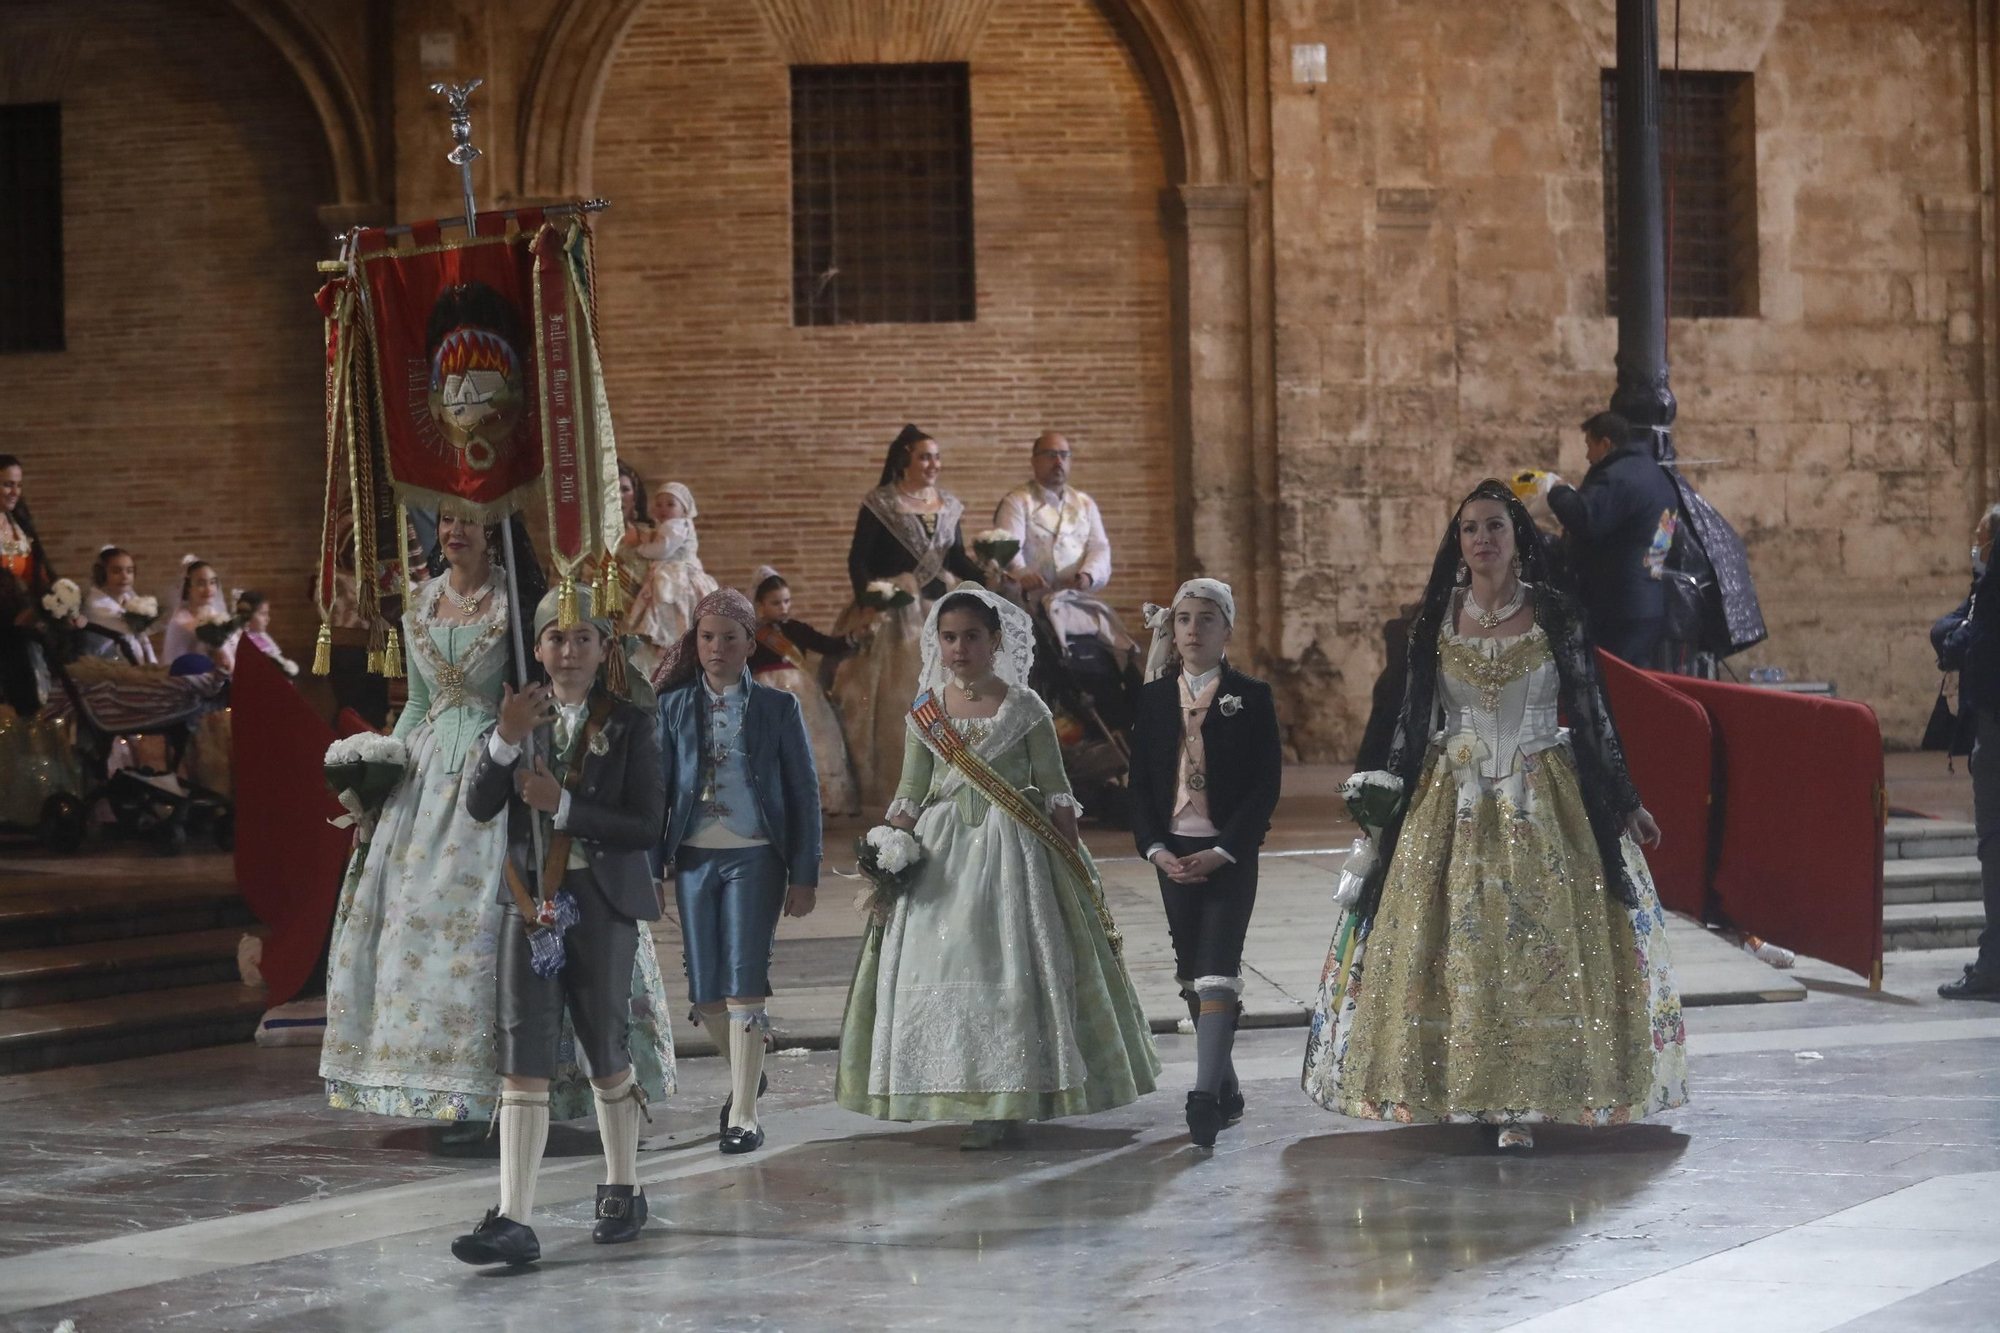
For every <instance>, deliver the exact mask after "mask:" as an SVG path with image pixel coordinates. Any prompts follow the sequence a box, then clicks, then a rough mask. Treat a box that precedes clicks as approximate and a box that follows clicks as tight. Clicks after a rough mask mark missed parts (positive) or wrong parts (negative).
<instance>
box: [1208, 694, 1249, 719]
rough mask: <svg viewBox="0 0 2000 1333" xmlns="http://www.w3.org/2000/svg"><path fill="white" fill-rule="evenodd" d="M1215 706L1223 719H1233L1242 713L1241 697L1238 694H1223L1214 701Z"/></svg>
mask: <svg viewBox="0 0 2000 1333" xmlns="http://www.w3.org/2000/svg"><path fill="white" fill-rule="evenodd" d="M1215 706H1216V707H1217V708H1220V709H1221V710H1222V715H1223V716H1224V717H1235V716H1236V715H1237V714H1238V713H1240V712H1242V711H1243V696H1242V695H1240V694H1225V695H1223V696H1222V697H1221V698H1220V699H1217V700H1216V701H1215Z"/></svg>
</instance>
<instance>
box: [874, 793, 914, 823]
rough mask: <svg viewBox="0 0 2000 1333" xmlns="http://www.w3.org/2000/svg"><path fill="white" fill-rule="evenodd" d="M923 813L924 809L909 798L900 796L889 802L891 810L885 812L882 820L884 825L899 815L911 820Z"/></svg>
mask: <svg viewBox="0 0 2000 1333" xmlns="http://www.w3.org/2000/svg"><path fill="white" fill-rule="evenodd" d="M923 812H924V809H923V807H922V806H920V805H918V804H917V803H916V802H915V801H913V800H911V799H910V798H909V797H907V796H898V797H897V798H896V799H895V800H893V801H891V802H889V808H888V810H886V811H884V812H883V815H882V819H883V822H884V823H886V822H888V821H889V820H891V819H894V818H895V817H896V816H897V815H908V816H909V817H910V818H911V819H915V818H916V817H917V816H918V815H920V814H922V813H923Z"/></svg>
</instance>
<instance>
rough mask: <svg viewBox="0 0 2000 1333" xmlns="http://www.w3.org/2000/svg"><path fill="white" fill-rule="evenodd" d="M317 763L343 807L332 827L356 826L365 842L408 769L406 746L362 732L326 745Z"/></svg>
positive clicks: (408, 756)
mask: <svg viewBox="0 0 2000 1333" xmlns="http://www.w3.org/2000/svg"><path fill="white" fill-rule="evenodd" d="M321 763H322V767H323V768H324V770H325V772H326V785H327V786H328V787H330V788H332V789H333V794H334V796H335V797H337V798H338V799H339V801H340V803H341V804H342V805H343V806H345V807H347V814H346V815H344V816H342V817H341V818H340V819H337V820H335V821H334V824H335V825H336V826H337V827H340V828H352V827H355V826H357V825H358V826H359V827H360V829H361V840H362V841H363V842H366V841H368V838H369V835H370V834H371V833H372V832H373V831H374V828H375V817H376V816H377V815H378V814H380V813H381V810H382V807H383V805H384V804H386V803H387V802H388V799H389V793H390V792H392V791H394V790H395V788H396V784H397V783H398V782H400V781H402V778H403V770H404V769H405V768H407V767H409V763H410V752H409V749H408V747H406V746H405V745H404V744H403V742H401V741H400V740H397V739H396V738H395V737H394V736H383V735H379V734H377V733H375V732H372V731H363V732H359V733H357V734H356V735H353V736H344V737H342V738H341V739H340V740H337V741H335V742H334V743H333V744H331V745H329V746H327V747H326V757H325V759H324V760H322V761H321Z"/></svg>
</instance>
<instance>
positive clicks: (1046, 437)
mask: <svg viewBox="0 0 2000 1333" xmlns="http://www.w3.org/2000/svg"><path fill="white" fill-rule="evenodd" d="M1073 457H1074V451H1073V450H1072V449H1071V448H1070V443H1069V441H1068V440H1066V439H1064V438H1063V437H1062V436H1061V435H1060V434H1058V433H1057V432H1055V431H1052V430H1050V431H1043V432H1042V434H1041V435H1040V436H1038V437H1037V438H1036V440H1035V445H1034V452H1033V455H1032V456H1031V458H1030V465H1031V466H1032V467H1033V468H1034V471H1035V479H1034V480H1033V481H1030V482H1026V483H1024V484H1022V485H1020V486H1017V487H1015V488H1014V489H1013V490H1011V491H1009V492H1007V494H1006V495H1005V496H1003V497H1002V498H1001V500H1000V507H999V508H998V509H996V510H995V511H994V513H993V526H994V527H995V528H998V529H1001V530H1003V531H1005V532H1007V533H1009V534H1011V535H1012V536H1013V537H1014V538H1015V539H1016V540H1018V541H1019V542H1020V543H1021V551H1020V554H1019V555H1017V556H1015V557H1014V559H1013V561H1012V563H1011V564H1009V566H1008V568H1007V571H1006V572H1007V574H1008V576H1009V577H1010V578H1012V579H1013V580H1015V581H1016V582H1018V583H1019V584H1020V587H1021V593H1022V595H1023V596H1024V597H1026V598H1027V599H1028V600H1029V601H1030V602H1042V603H1044V604H1045V606H1046V607H1047V610H1048V615H1049V623H1050V624H1051V625H1053V626H1054V627H1055V630H1056V632H1057V633H1058V634H1060V635H1061V636H1062V637H1063V640H1064V642H1065V644H1069V643H1071V642H1073V641H1075V640H1077V639H1096V640H1098V641H1100V642H1101V643H1103V644H1104V646H1105V647H1106V648H1107V649H1109V650H1110V651H1111V652H1112V653H1113V654H1114V655H1115V656H1116V657H1117V658H1118V659H1119V660H1120V661H1123V660H1126V658H1127V656H1128V655H1129V654H1131V653H1132V652H1133V651H1134V645H1133V642H1132V636H1131V635H1129V634H1127V633H1126V632H1125V627H1124V626H1123V625H1122V624H1120V623H1119V621H1118V617H1117V615H1116V613H1114V612H1113V611H1112V609H1111V608H1110V606H1108V605H1107V604H1106V603H1105V602H1103V601H1102V600H1101V599H1100V598H1099V597H1098V596H1097V595H1096V594H1097V593H1098V591H1099V590H1100V589H1102V588H1103V587H1104V585H1105V584H1106V583H1107V582H1109V581H1110V579H1111V539H1110V538H1109V537H1107V536H1105V534H1104V518H1103V515H1101V514H1099V513H1098V511H1097V502H1096V501H1095V500H1093V499H1091V498H1090V497H1089V496H1088V495H1085V494H1084V493H1083V492H1082V491H1079V490H1077V489H1076V488H1075V487H1073V486H1071V485H1070V484H1069V473H1070V464H1071V461H1072V459H1073Z"/></svg>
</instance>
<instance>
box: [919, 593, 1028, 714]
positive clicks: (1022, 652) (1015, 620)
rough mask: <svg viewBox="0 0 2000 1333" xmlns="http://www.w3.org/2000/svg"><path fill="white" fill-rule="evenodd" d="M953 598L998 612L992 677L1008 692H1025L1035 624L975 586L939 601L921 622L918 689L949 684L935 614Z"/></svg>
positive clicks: (1020, 610) (1000, 598) (998, 598)
mask: <svg viewBox="0 0 2000 1333" xmlns="http://www.w3.org/2000/svg"><path fill="white" fill-rule="evenodd" d="M954 597H976V598H978V599H979V600H980V601H982V602H984V603H986V605H988V606H990V607H992V608H993V609H994V610H995V611H996V612H998V613H999V615H1000V649H999V651H998V652H996V653H995V654H994V655H993V674H994V675H996V676H998V677H999V678H1000V679H1001V680H1003V681H1005V682H1006V684H1007V688H1008V689H1010V690H1011V689H1016V688H1019V689H1026V688H1027V686H1028V669H1029V667H1030V666H1032V665H1033V664H1034V660H1035V622H1034V621H1032V620H1030V619H1029V618H1028V613H1027V612H1026V611H1023V610H1022V609H1021V608H1020V607H1018V606H1016V605H1014V604H1013V603H1012V602H1010V601H1008V600H1007V599H1006V598H1004V597H1001V596H998V595H997V594H994V593H990V592H988V591H986V589H984V588H982V587H980V586H978V585H977V584H965V583H962V584H960V585H959V586H958V588H957V589H956V590H955V591H952V592H948V593H946V594H945V595H944V596H942V597H940V598H938V600H937V604H936V605H934V606H932V607H931V614H930V619H928V620H926V621H925V622H924V668H923V675H922V677H921V678H920V679H919V680H918V683H917V689H918V690H919V691H923V690H934V689H938V688H939V687H941V686H943V685H947V684H949V683H950V681H951V673H950V672H949V671H948V670H946V669H945V666H944V664H943V662H942V661H941V660H940V658H941V657H942V656H943V654H941V653H940V652H939V651H938V612H939V611H940V610H942V609H943V608H944V607H945V605H946V604H947V603H948V602H950V601H951V599H952V598H954Z"/></svg>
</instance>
